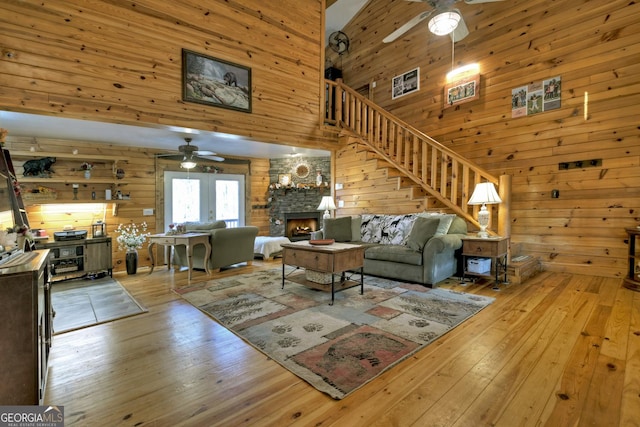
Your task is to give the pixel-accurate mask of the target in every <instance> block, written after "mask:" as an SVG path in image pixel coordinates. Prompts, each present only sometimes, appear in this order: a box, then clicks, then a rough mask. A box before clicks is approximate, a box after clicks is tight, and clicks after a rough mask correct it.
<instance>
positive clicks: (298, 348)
mask: <svg viewBox="0 0 640 427" xmlns="http://www.w3.org/2000/svg"><path fill="white" fill-rule="evenodd" d="M291 270H293V269H291ZM291 270H287V274H289V272H290V271H291ZM354 278H355V279H356V280H359V276H357V277H354ZM364 283H365V286H364V295H360V287H359V286H357V287H354V288H350V289H347V290H344V291H341V292H338V293H336V295H335V303H334V305H332V306H331V305H329V302H330V300H331V294H330V293H329V292H323V291H320V290H314V289H309V288H307V287H304V286H302V285H300V284H298V283H294V282H292V281H289V280H286V281H285V286H284V289H282V268H276V269H273V270H265V271H260V272H254V273H249V274H244V275H239V276H234V277H229V278H223V279H216V280H210V281H208V282H203V283H199V284H194V285H192V286H189V287H186V288H181V289H177V290H176V292H177V293H178V294H180V295H181V296H182V298H184V299H185V300H186V301H188V302H189V303H191V304H192V305H194V306H195V307H197V308H199V309H200V310H202V311H203V312H205V313H207V314H208V315H210V316H211V317H213V318H214V319H216V320H217V321H218V322H220V323H221V324H222V325H224V326H225V327H226V328H228V329H229V330H231V331H233V332H234V333H236V334H237V335H238V336H240V337H242V338H243V339H244V340H246V341H247V342H249V343H250V344H252V345H253V346H254V347H256V348H258V349H259V350H261V351H262V352H263V353H265V354H266V355H267V356H268V357H270V358H272V359H273V360H275V361H277V362H278V363H280V364H281V365H282V366H284V367H285V368H287V369H288V370H290V371H291V372H293V373H294V374H296V375H298V376H299V377H300V378H302V379H304V380H305V381H307V382H308V383H309V384H311V385H313V386H314V387H315V388H317V389H318V390H320V391H322V392H325V393H327V394H329V395H330V396H331V397H333V398H334V399H342V398H343V397H345V396H346V395H347V394H349V393H351V392H353V391H355V390H357V389H358V388H360V387H361V386H363V385H364V384H366V383H367V382H369V381H371V380H372V379H374V378H375V377H376V376H378V375H380V374H381V373H382V372H384V371H386V370H388V369H390V368H391V367H393V366H394V365H396V364H398V363H399V362H400V361H402V360H404V359H406V358H407V357H409V356H410V355H412V354H413V353H415V352H417V351H418V350H420V349H421V348H424V347H425V346H427V345H428V344H429V343H431V342H433V341H434V340H435V339H437V338H438V337H440V336H442V335H443V334H445V333H446V332H448V331H450V330H451V329H453V328H454V327H456V326H457V325H459V324H460V323H462V322H463V321H465V320H466V319H468V318H469V317H471V316H473V315H474V314H476V313H477V312H479V311H480V310H482V309H483V308H484V307H486V306H487V305H489V304H491V303H492V302H493V300H494V299H493V298H489V297H484V296H478V295H472V294H467V293H461V292H454V291H451V290H447V289H442V288H436V289H430V288H427V287H424V286H422V285H417V284H410V283H403V282H396V281H393V280H388V279H383V278H378V277H371V276H365V280H364Z"/></svg>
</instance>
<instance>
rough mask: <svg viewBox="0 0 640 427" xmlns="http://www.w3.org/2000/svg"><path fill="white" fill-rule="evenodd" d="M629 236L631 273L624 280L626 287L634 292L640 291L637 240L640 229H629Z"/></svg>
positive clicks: (639, 235)
mask: <svg viewBox="0 0 640 427" xmlns="http://www.w3.org/2000/svg"><path fill="white" fill-rule="evenodd" d="M626 231H627V234H628V235H629V271H628V273H627V277H626V278H625V279H624V286H625V287H626V288H629V289H633V290H634V291H640V252H638V251H639V250H640V248H638V247H637V246H636V240H637V239H638V238H639V237H640V228H637V227H636V228H627V229H626Z"/></svg>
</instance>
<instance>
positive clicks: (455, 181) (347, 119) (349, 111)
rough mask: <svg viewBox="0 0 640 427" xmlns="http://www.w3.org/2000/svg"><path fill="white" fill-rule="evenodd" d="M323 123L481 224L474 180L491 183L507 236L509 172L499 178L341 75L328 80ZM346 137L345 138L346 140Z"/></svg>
mask: <svg viewBox="0 0 640 427" xmlns="http://www.w3.org/2000/svg"><path fill="white" fill-rule="evenodd" d="M325 82H326V91H325V94H326V100H325V107H326V110H325V124H326V125H329V126H331V127H334V128H336V129H338V132H339V135H340V137H341V138H342V139H343V140H344V139H345V138H346V139H347V141H348V140H351V141H353V140H354V139H355V140H357V141H358V142H359V143H361V144H362V145H364V146H366V147H367V149H368V150H369V151H370V152H371V153H373V154H375V156H377V157H378V158H380V159H382V160H384V161H386V162H387V163H388V164H389V165H392V166H393V167H394V168H396V169H397V170H398V171H400V172H401V173H402V174H403V175H404V176H405V177H407V178H408V179H410V180H411V181H413V182H414V183H415V184H416V185H418V186H419V187H420V188H422V189H423V190H424V192H425V193H426V194H427V195H428V196H430V197H434V198H436V199H437V200H438V201H439V202H440V203H441V204H442V205H443V206H445V207H446V208H448V209H449V210H451V211H452V212H454V213H456V214H458V215H460V216H462V217H463V218H465V219H466V220H467V221H468V222H469V223H471V224H474V225H476V226H479V225H478V222H477V220H476V218H477V210H478V209H479V207H478V206H472V205H468V204H467V201H468V200H469V197H471V194H472V193H473V190H474V188H475V186H476V184H478V183H480V182H492V183H493V184H494V185H496V188H497V189H498V193H499V194H500V197H501V198H502V200H503V203H502V204H501V205H499V224H500V227H501V228H500V233H501V234H502V235H509V234H510V233H509V231H508V224H509V223H510V220H509V218H508V206H509V204H510V177H509V176H507V175H503V176H501V177H495V176H493V175H492V174H491V173H489V172H487V171H486V170H484V169H482V168H481V167H479V166H478V165H476V164H474V163H473V162H471V161H469V160H467V159H465V158H464V157H462V156H460V155H459V154H457V153H456V152H454V151H452V150H450V149H449V148H447V147H445V146H443V145H442V144H440V143H439V142H438V141H436V140H434V139H433V138H431V137H429V136H428V135H426V134H424V133H422V132H421V131H419V130H418V129H415V128H414V127H412V126H411V125H409V124H407V123H405V122H403V121H402V120H400V119H399V118H397V117H395V116H393V115H392V114H391V113H389V112H388V111H386V110H384V109H383V108H381V107H380V106H378V105H376V104H375V103H373V102H371V101H369V100H368V99H366V98H365V97H364V96H362V95H360V94H359V93H357V92H356V91H354V90H353V89H351V88H349V87H348V86H346V85H344V84H343V83H342V81H341V80H340V79H338V80H336V81H332V80H326V81H325ZM345 142H346V141H345Z"/></svg>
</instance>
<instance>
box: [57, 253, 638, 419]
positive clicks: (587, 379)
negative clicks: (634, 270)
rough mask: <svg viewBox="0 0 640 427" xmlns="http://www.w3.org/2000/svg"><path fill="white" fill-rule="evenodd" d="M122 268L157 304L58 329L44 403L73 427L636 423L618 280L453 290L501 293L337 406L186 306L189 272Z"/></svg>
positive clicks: (564, 279)
mask: <svg viewBox="0 0 640 427" xmlns="http://www.w3.org/2000/svg"><path fill="white" fill-rule="evenodd" d="M279 265H281V264H280V261H279V260H275V261H265V262H262V261H258V260H256V261H254V263H253V266H249V267H247V266H241V267H238V268H231V269H229V270H226V271H223V272H222V273H214V274H213V275H212V276H211V277H210V279H209V280H215V277H220V276H222V275H225V276H226V275H233V274H242V273H246V272H249V271H252V270H255V269H260V268H273V267H278V266H279ZM115 276H116V278H117V279H118V280H120V281H121V283H123V285H124V286H125V287H126V288H127V289H128V290H129V291H130V292H131V294H132V295H134V297H135V298H136V299H137V300H138V301H139V302H140V303H141V304H143V305H144V306H146V307H147V308H148V309H149V312H148V313H145V314H142V315H139V316H135V317H131V318H128V319H123V320H119V321H116V322H112V323H107V324H103V325H98V326H95V327H91V328H87V329H82V330H78V331H74V332H70V333H66V334H61V335H57V336H55V337H54V342H53V349H52V355H51V359H50V368H49V378H48V385H47V391H46V395H45V402H46V403H47V404H52V405H54V404H55V405H64V407H65V418H66V420H65V421H66V425H67V426H76V425H79V426H85V425H86V426H103V425H104V426H115V425H123V426H141V425H144V426H179V425H184V426H242V425H246V426H288V425H296V426H298V425H299V426H349V427H351V426H464V427H466V426H494V425H495V426H509V427H511V426H539V425H549V426H586V425H589V426H638V425H640V293H638V292H633V291H630V290H628V289H625V288H623V287H622V286H621V282H622V281H621V280H619V279H607V278H601V277H590V276H581V275H573V274H563V273H549V272H544V273H540V274H539V275H537V276H536V277H534V278H532V279H530V280H529V281H527V282H525V283H524V284H522V285H509V286H507V287H505V288H503V289H502V290H501V291H499V292H495V291H493V290H491V286H487V285H486V284H485V285H480V284H468V285H467V286H464V287H461V286H459V285H456V284H453V285H449V286H448V287H452V288H454V289H457V290H461V291H465V292H474V293H478V294H483V295H490V296H493V297H496V298H497V300H496V302H495V303H494V304H492V305H490V306H489V307H488V308H486V309H485V310H483V311H481V312H480V313H479V314H478V315H477V316H475V317H473V318H471V319H470V320H468V321H466V322H465V323H463V324H462V325H461V326H459V327H457V328H455V329H454V330H453V331H451V332H450V333H448V334H446V335H445V336H443V337H441V338H440V339H438V340H437V341H436V342H434V343H432V344H431V345H429V346H427V348H425V349H424V350H423V351H421V352H419V353H417V354H415V355H414V356H412V357H410V358H409V359H407V360H406V361H404V362H403V363H401V364H400V365H398V366H396V367H394V368H393V369H391V370H390V371H388V372H386V373H384V374H383V375H381V376H380V377H378V378H377V379H375V380H374V381H372V382H370V383H369V384H367V385H365V386H364V387H363V388H361V389H360V390H358V391H356V392H354V393H353V394H351V395H349V396H348V397H347V398H345V399H343V400H340V401H336V400H333V399H331V398H330V397H328V396H327V395H325V394H323V393H321V392H319V391H316V390H315V389H314V388H313V387H311V386H310V385H308V384H307V383H305V382H304V381H302V380H300V379H299V378H298V377H296V376H295V375H293V374H292V373H290V372H289V371H287V370H286V369H284V368H282V367H281V366H280V365H278V364H277V363H276V362H274V361H272V360H269V359H268V358H267V357H265V356H264V355H263V354H262V353H260V352H259V351H257V350H255V349H254V348H253V347H251V346H250V345H248V344H246V343H245V342H244V341H242V340H241V339H240V338H238V337H236V336H235V335H234V334H233V333H231V332H229V331H227V330H226V329H225V328H223V327H222V326H220V325H219V324H217V323H216V322H215V321H213V320H212V319H211V318H209V317H207V316H206V315H205V314H203V313H202V312H200V311H199V310H197V309H196V308H194V307H192V306H191V305H189V304H188V303H186V302H184V301H182V300H181V299H180V297H179V296H177V294H175V293H174V292H172V289H173V288H175V287H181V286H185V285H186V284H187V281H186V277H187V273H186V272H184V271H183V272H174V271H168V270H166V269H163V268H157V269H156V270H155V271H154V272H153V274H151V275H148V274H146V271H145V270H141V271H140V272H139V273H138V274H136V275H133V276H127V275H126V274H124V275H123V274H116V275H115ZM206 279H207V277H206V275H205V274H204V272H195V273H194V277H193V281H194V282H195V281H200V280H206Z"/></svg>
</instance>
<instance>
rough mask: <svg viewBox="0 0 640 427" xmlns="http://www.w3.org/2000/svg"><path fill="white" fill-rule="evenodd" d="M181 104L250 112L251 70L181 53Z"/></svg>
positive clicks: (192, 54) (194, 53)
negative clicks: (183, 102)
mask: <svg viewBox="0 0 640 427" xmlns="http://www.w3.org/2000/svg"><path fill="white" fill-rule="evenodd" d="M182 100H183V101H186V102H195V103H198V104H205V105H211V106H214V107H220V108H227V109H230V110H236V111H242V112H245V113H250V112H251V68H249V67H245V66H243V65H240V64H235V63H233V62H229V61H225V60H222V59H218V58H214V57H212V56H208V55H203V54H201V53H198V52H194V51H191V50H187V49H182Z"/></svg>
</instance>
